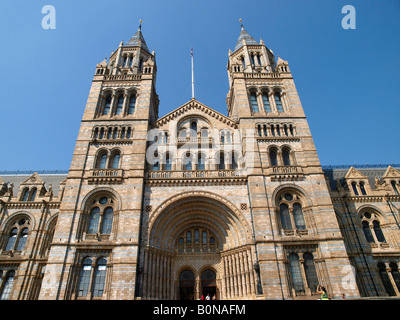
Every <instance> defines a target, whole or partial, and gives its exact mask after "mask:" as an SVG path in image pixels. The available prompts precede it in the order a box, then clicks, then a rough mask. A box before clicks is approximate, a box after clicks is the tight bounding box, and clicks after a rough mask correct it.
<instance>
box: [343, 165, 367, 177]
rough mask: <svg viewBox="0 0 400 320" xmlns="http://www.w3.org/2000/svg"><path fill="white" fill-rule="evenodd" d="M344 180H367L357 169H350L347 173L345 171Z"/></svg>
mask: <svg viewBox="0 0 400 320" xmlns="http://www.w3.org/2000/svg"><path fill="white" fill-rule="evenodd" d="M345 179H346V180H348V179H368V177H367V176H365V175H363V174H362V173H361V172H360V171H358V170H357V169H355V168H353V167H350V169H349V171H347V174H346V176H345Z"/></svg>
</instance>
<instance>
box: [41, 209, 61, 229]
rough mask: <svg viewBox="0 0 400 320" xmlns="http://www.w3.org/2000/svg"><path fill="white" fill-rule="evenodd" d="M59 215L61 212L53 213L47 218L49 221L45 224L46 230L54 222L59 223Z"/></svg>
mask: <svg viewBox="0 0 400 320" xmlns="http://www.w3.org/2000/svg"><path fill="white" fill-rule="evenodd" d="M58 215H59V212H57V213H55V214H53V215H52V216H51V217H50V218H49V219H47V221H46V223H45V225H44V230H49V228H50V226H51V225H52V224H53V223H55V224H57V220H58Z"/></svg>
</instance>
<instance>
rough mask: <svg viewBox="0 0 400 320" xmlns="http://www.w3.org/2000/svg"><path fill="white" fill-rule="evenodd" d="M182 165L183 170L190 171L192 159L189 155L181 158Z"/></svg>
mask: <svg viewBox="0 0 400 320" xmlns="http://www.w3.org/2000/svg"><path fill="white" fill-rule="evenodd" d="M183 165H184V167H183V169H184V170H188V171H189V170H192V157H191V154H190V153H187V154H185V156H184V158H183Z"/></svg>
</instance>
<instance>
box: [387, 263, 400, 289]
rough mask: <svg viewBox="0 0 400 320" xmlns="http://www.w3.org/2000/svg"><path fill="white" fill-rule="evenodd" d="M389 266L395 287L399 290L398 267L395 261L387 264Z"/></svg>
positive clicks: (399, 275) (399, 274)
mask: <svg viewBox="0 0 400 320" xmlns="http://www.w3.org/2000/svg"><path fill="white" fill-rule="evenodd" d="M389 267H390V269H391V271H390V272H391V273H392V277H393V280H394V282H395V283H396V287H397V289H398V290H399V291H400V273H399V267H398V265H397V263H395V262H391V263H390V264H389Z"/></svg>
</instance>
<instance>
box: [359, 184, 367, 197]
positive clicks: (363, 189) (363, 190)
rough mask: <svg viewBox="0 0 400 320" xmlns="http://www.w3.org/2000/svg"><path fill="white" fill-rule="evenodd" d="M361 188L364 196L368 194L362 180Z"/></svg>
mask: <svg viewBox="0 0 400 320" xmlns="http://www.w3.org/2000/svg"><path fill="white" fill-rule="evenodd" d="M360 190H361V193H362V194H363V195H364V196H365V195H366V194H367V192H366V191H365V185H364V182H360Z"/></svg>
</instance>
